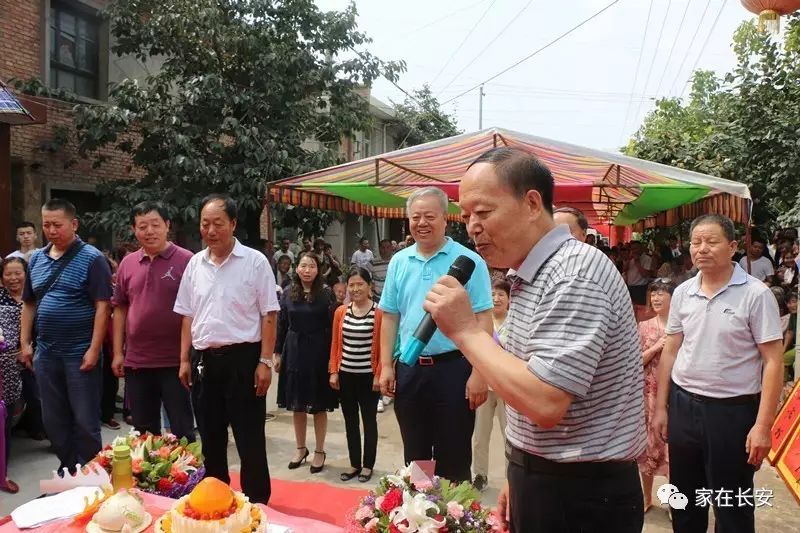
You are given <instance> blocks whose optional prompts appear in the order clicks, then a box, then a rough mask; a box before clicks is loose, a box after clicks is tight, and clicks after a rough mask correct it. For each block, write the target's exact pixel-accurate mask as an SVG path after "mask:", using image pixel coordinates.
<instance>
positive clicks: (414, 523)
mask: <svg viewBox="0 0 800 533" xmlns="http://www.w3.org/2000/svg"><path fill="white" fill-rule="evenodd" d="M430 510H436V511H437V513H438V510H439V508H438V507H437V506H436V504H435V503H433V502H431V501H429V500H428V499H427V498H426V496H425V494H422V493H419V494H417V495H415V496H411V494H409V493H408V492H407V491H403V505H401V506H400V507H398V508H397V509H395V510H394V511H392V515H391V519H392V523H393V524H394V525H395V526H397V529H399V530H400V531H402V532H403V533H437V532H438V531H439V528H441V527H442V526H444V525H445V519H444V518H442V519H441V520H436V519H434V518H431V517H429V516H428V514H427V513H428V511H430ZM403 521H406V522H407V523H408V525H406V524H401V522H403Z"/></svg>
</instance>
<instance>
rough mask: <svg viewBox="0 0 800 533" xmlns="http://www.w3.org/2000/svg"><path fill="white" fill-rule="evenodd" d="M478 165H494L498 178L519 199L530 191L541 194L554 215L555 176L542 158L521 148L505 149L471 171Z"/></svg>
mask: <svg viewBox="0 0 800 533" xmlns="http://www.w3.org/2000/svg"><path fill="white" fill-rule="evenodd" d="M478 163H489V164H490V165H493V166H494V168H495V172H496V173H497V176H498V177H499V178H500V179H501V180H502V181H503V182H504V183H505V184H506V185H507V186H508V188H509V189H511V192H513V193H514V194H516V195H517V196H519V197H523V196H525V195H526V194H527V193H528V191H530V190H535V191H537V192H538V193H539V194H540V195H541V196H542V204H544V208H545V210H546V211H547V212H548V213H550V214H551V215H552V214H553V189H554V188H555V182H554V180H553V174H552V173H551V172H550V169H549V168H547V166H546V165H545V164H544V163H542V162H541V161H540V160H539V158H538V157H536V156H535V155H533V154H532V153H530V152H526V151H525V150H521V149H519V148H508V147H505V146H503V147H500V148H492V149H491V150H487V151H486V152H484V153H482V154H481V155H479V156H478V158H477V159H476V160H475V161H473V162H472V163H470V165H469V167H467V170H469V169H470V168H472V166H473V165H477V164H478Z"/></svg>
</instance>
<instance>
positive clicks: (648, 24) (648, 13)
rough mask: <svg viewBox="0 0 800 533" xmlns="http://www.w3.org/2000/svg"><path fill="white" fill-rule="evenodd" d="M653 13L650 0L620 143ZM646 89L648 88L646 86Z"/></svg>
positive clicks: (626, 124)
mask: <svg viewBox="0 0 800 533" xmlns="http://www.w3.org/2000/svg"><path fill="white" fill-rule="evenodd" d="M652 14H653V0H650V7H649V8H648V9H647V22H645V23H644V34H643V35H642V45H641V47H640V48H639V59H637V60H636V71H635V72H634V75H633V85H632V86H631V95H630V98H629V99H628V105H627V106H626V107H625V120H624V121H622V131H621V132H620V134H619V138H620V143H622V140H623V138H624V136H625V128H626V127H627V126H628V118H629V117H630V114H631V106H632V105H633V94H634V92H635V91H636V82H637V81H639V68H640V67H641V65H642V56H644V45H645V44H646V43H647V30H648V28H649V27H650V16H651V15H652ZM645 89H646V88H645Z"/></svg>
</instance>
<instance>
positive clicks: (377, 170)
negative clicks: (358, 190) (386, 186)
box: [375, 159, 381, 185]
mask: <svg viewBox="0 0 800 533" xmlns="http://www.w3.org/2000/svg"><path fill="white" fill-rule="evenodd" d="M380 163H381V160H380V159H376V160H375V185H380V184H381V167H380Z"/></svg>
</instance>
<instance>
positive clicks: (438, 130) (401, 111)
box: [393, 84, 463, 148]
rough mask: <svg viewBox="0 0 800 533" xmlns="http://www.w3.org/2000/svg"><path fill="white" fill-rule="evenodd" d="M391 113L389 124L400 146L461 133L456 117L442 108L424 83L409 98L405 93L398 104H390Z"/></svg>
mask: <svg viewBox="0 0 800 533" xmlns="http://www.w3.org/2000/svg"><path fill="white" fill-rule="evenodd" d="M394 113H395V120H394V121H393V125H394V126H395V128H396V131H397V132H398V136H399V137H400V139H401V140H402V143H401V146H400V147H401V148H404V147H406V146H414V145H417V144H423V143H427V142H431V141H437V140H439V139H444V138H446V137H452V136H453V135H459V134H460V133H463V131H462V130H460V129H459V128H458V124H457V122H456V118H455V117H454V116H453V115H448V114H447V113H445V112H444V111H442V108H441V105H439V101H438V100H437V99H436V97H435V96H434V95H433V93H432V92H431V88H430V87H429V86H428V85H427V84H426V85H423V86H422V88H421V89H418V90H416V91H414V93H413V98H410V97H406V99H405V101H404V102H403V103H402V104H394Z"/></svg>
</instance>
